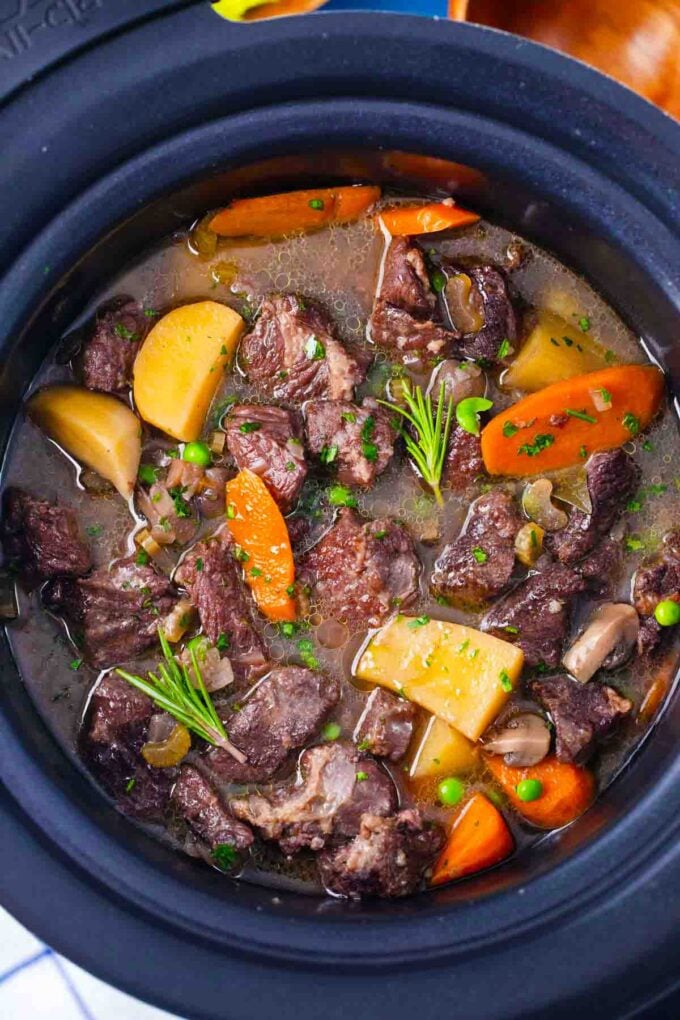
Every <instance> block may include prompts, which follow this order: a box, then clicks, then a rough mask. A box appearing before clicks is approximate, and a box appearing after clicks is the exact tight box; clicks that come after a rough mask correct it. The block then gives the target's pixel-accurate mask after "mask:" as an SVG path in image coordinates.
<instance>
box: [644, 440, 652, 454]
mask: <svg viewBox="0 0 680 1020" xmlns="http://www.w3.org/2000/svg"><path fill="white" fill-rule="evenodd" d="M642 449H643V450H644V451H645V453H651V452H652V450H653V449H654V445H653V443H650V441H649V439H645V441H644V443H643V444H642Z"/></svg>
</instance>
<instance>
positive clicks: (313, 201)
mask: <svg viewBox="0 0 680 1020" xmlns="http://www.w3.org/2000/svg"><path fill="white" fill-rule="evenodd" d="M379 198H380V188H376V187H373V186H369V185H361V184H357V185H350V186H348V187H344V188H314V189H310V190H308V191H286V192H282V193H281V194H279V195H262V196H261V197H260V198H238V199H236V200H235V201H234V202H232V203H231V204H230V205H228V206H227V208H226V209H222V211H221V212H218V213H217V215H215V216H213V218H212V220H211V221H210V230H213V231H214V232H215V233H216V234H221V235H222V236H223V237H281V236H282V235H284V234H292V233H295V232H296V231H298V230H315V229H317V228H318V227H325V226H328V224H329V223H352V222H354V220H358V219H359V218H360V217H361V216H363V215H364V213H365V212H367V210H368V209H370V208H371V206H372V205H374V204H375V203H376V202H377V201H378V199H379Z"/></svg>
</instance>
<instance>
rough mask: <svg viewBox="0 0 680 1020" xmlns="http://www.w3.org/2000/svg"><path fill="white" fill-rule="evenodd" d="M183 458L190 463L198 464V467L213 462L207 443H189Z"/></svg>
mask: <svg viewBox="0 0 680 1020" xmlns="http://www.w3.org/2000/svg"><path fill="white" fill-rule="evenodd" d="M182 460H186V461H188V462H189V464H197V465H198V467H210V465H211V464H212V454H211V452H210V447H209V446H208V444H207V443H187V445H186V446H185V447H184V452H183V454H182Z"/></svg>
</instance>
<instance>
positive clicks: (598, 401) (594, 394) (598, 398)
mask: <svg viewBox="0 0 680 1020" xmlns="http://www.w3.org/2000/svg"><path fill="white" fill-rule="evenodd" d="M588 392H589V394H590V399H591V400H592V402H593V404H594V405H595V410H596V411H608V410H609V408H610V407H611V406H612V398H611V396H610V397H609V400H605V398H604V396H603V393H602V390H601V389H599V390H588ZM605 392H606V391H605Z"/></svg>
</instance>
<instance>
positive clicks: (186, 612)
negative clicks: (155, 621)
mask: <svg viewBox="0 0 680 1020" xmlns="http://www.w3.org/2000/svg"><path fill="white" fill-rule="evenodd" d="M193 617H194V607H193V605H192V603H191V602H190V601H189V599H180V600H179V602H178V603H177V605H176V606H175V608H174V609H173V610H172V611H171V612H170V613H168V615H167V616H166V617H165V619H164V620H163V633H164V634H165V636H166V638H167V639H168V641H170V642H171V644H176V643H177V642H178V641H179V640H180V639H181V637H182V636H183V634H184V633H185V632H186V631H187V630H188V629H189V626H190V624H191V622H192V620H193Z"/></svg>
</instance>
